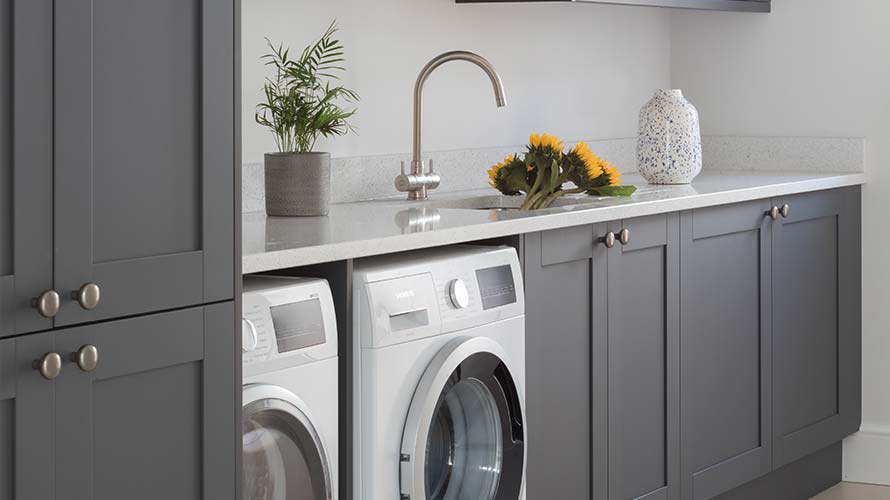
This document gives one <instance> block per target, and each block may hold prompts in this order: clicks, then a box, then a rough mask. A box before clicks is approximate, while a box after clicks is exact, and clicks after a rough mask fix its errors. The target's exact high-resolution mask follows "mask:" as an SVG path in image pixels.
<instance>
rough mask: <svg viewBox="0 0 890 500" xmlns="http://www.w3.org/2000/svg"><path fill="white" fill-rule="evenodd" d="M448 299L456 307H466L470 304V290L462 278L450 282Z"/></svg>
mask: <svg viewBox="0 0 890 500" xmlns="http://www.w3.org/2000/svg"><path fill="white" fill-rule="evenodd" d="M448 299H449V300H450V301H451V305H452V306H454V308H455V309H464V308H466V307H467V306H469V305H470V291H469V290H467V284H466V283H464V281H463V280H462V279H455V280H451V282H450V283H448Z"/></svg>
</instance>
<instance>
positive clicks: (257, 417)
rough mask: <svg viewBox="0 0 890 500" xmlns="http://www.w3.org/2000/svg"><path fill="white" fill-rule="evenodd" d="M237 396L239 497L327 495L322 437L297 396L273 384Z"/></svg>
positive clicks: (308, 498)
mask: <svg viewBox="0 0 890 500" xmlns="http://www.w3.org/2000/svg"><path fill="white" fill-rule="evenodd" d="M243 396H244V397H243V399H244V403H243V407H242V416H241V445H242V465H241V498H242V500H332V498H333V485H332V484H331V470H330V464H329V463H328V459H327V454H326V453H325V447H324V443H323V442H322V438H321V435H320V434H319V433H318V431H317V430H316V428H315V426H314V425H313V424H312V418H311V415H310V413H309V410H308V408H306V407H305V405H304V404H303V402H302V401H300V399H299V398H297V397H296V396H295V395H294V394H293V393H291V392H290V391H287V390H285V389H283V388H281V387H277V386H267V385H252V386H247V387H245V389H244V393H243Z"/></svg>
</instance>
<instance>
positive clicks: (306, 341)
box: [241, 276, 337, 370]
mask: <svg viewBox="0 0 890 500" xmlns="http://www.w3.org/2000/svg"><path fill="white" fill-rule="evenodd" d="M241 350H242V366H244V367H245V368H247V367H254V368H256V367H257V365H259V364H264V365H265V364H268V365H269V367H268V368H269V369H270V370H272V369H276V368H277V367H278V365H281V366H296V365H300V364H302V363H301V361H302V362H307V363H308V362H311V361H318V360H320V359H326V358H330V357H334V356H336V355H337V322H336V317H335V312H334V301H333V297H332V295H331V289H330V287H329V286H328V282H327V281H325V280H320V279H304V278H290V277H277V276H247V277H245V278H244V295H243V313H242V317H241Z"/></svg>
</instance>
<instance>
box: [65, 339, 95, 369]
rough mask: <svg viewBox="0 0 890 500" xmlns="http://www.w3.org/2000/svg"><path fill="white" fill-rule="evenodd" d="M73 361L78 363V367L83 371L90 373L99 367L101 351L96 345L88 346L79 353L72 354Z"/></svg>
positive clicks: (79, 350) (78, 351)
mask: <svg viewBox="0 0 890 500" xmlns="http://www.w3.org/2000/svg"><path fill="white" fill-rule="evenodd" d="M71 361H74V362H75V363H77V367H78V368H80V370H81V371H85V372H87V373H89V372H91V371H93V370H95V369H96V367H97V366H99V349H97V348H96V346H94V345H90V344H87V345H85V346H83V347H81V348H80V349H78V350H77V352H73V353H71Z"/></svg>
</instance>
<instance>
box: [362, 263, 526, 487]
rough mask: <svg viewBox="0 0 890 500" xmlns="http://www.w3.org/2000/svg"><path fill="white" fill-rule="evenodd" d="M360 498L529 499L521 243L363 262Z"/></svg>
mask: <svg viewBox="0 0 890 500" xmlns="http://www.w3.org/2000/svg"><path fill="white" fill-rule="evenodd" d="M354 278H355V279H354V293H355V296H354V299H355V300H354V304H355V309H354V315H355V317H354V325H355V335H354V342H355V345H354V353H355V355H354V362H355V363H356V364H355V366H354V372H353V373H354V376H355V377H356V379H355V388H356V390H355V393H354V412H355V413H354V417H355V428H354V432H355V447H356V449H355V452H356V455H355V462H354V466H355V476H354V478H353V479H354V484H355V491H354V493H355V500H394V499H401V500H523V499H525V468H526V436H527V433H528V430H527V428H526V419H525V392H524V385H525V316H524V311H525V303H524V297H523V292H522V276H521V273H520V268H519V260H518V258H517V255H516V251H515V250H514V249H512V248H507V247H470V246H460V247H449V248H443V249H435V250H426V251H421V252H413V253H407V254H400V255H396V256H388V257H383V258H375V259H368V260H365V261H361V262H357V263H356V266H355V275H354Z"/></svg>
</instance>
